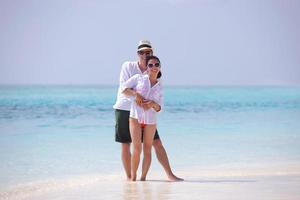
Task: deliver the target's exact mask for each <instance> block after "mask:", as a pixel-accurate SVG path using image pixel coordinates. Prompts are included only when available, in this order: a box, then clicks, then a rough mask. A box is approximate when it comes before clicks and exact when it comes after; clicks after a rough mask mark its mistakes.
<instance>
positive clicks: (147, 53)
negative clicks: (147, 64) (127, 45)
mask: <svg viewBox="0 0 300 200" xmlns="http://www.w3.org/2000/svg"><path fill="white" fill-rule="evenodd" d="M137 53H138V56H139V58H140V60H146V57H147V56H152V54H153V52H152V50H148V49H145V50H141V51H138V52H137Z"/></svg>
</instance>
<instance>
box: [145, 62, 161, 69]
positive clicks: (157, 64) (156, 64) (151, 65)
mask: <svg viewBox="0 0 300 200" xmlns="http://www.w3.org/2000/svg"><path fill="white" fill-rule="evenodd" d="M154 66H155V67H159V66H160V63H155V64H152V63H150V64H148V67H150V68H151V67H154Z"/></svg>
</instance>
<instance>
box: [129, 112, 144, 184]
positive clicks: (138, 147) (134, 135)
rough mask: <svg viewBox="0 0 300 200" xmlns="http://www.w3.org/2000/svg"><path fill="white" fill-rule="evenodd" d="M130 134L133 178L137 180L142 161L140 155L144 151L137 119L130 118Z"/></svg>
mask: <svg viewBox="0 0 300 200" xmlns="http://www.w3.org/2000/svg"><path fill="white" fill-rule="evenodd" d="M129 129H130V136H131V140H132V144H133V151H132V156H131V180H132V181H136V173H137V170H138V167H139V163H140V155H141V152H142V142H141V137H142V130H141V126H140V124H139V123H138V121H137V120H136V119H133V118H129Z"/></svg>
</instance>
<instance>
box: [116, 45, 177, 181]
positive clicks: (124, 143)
mask: <svg viewBox="0 0 300 200" xmlns="http://www.w3.org/2000/svg"><path fill="white" fill-rule="evenodd" d="M137 55H138V58H139V59H138V61H133V62H125V63H124V64H123V65H122V69H121V73H120V85H119V90H118V97H117V101H116V103H115V105H114V106H113V107H114V109H115V117H116V127H115V128H116V135H115V140H116V142H120V143H121V148H122V149H121V157H122V163H123V167H124V169H125V172H126V176H127V180H130V179H131V152H130V144H131V138H130V132H129V114H130V107H131V100H130V99H129V98H128V97H127V96H126V95H125V94H123V93H122V85H123V83H124V82H126V81H127V80H128V79H129V78H130V77H132V76H133V75H135V74H143V73H145V72H146V71H147V66H146V57H147V56H150V55H153V50H152V46H151V43H150V42H149V41H147V40H141V41H140V42H139V44H138V50H137ZM145 109H147V107H145ZM153 147H154V149H155V153H156V157H157V159H158V161H159V162H160V163H161V165H162V166H163V168H164V170H165V172H166V174H167V176H168V179H169V180H170V181H182V180H183V179H181V178H178V177H176V176H175V175H174V174H173V172H172V170H171V167H170V163H169V159H168V156H167V153H166V150H165V148H164V147H163V145H162V142H161V140H160V138H159V135H158V132H157V130H156V133H155V136H154V141H153Z"/></svg>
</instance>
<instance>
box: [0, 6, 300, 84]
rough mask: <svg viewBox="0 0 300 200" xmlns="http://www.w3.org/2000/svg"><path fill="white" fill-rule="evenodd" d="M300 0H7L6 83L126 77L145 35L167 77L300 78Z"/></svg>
mask: <svg viewBox="0 0 300 200" xmlns="http://www.w3.org/2000/svg"><path fill="white" fill-rule="evenodd" d="M299 36H300V1H299V0H198V1H196V0H152V1H150V0H133V1H122V0H120V1H116V0H102V1H100V0H99V1H96V0H43V1H41V0H0V84H64V85H65V84H74V85H77V84H97V85H103V84H105V85H116V84H118V79H119V73H120V68H121V65H122V63H123V62H124V61H127V60H136V58H137V56H136V48H137V43H138V41H139V40H140V39H148V40H150V41H151V42H152V45H153V47H154V48H155V54H156V55H157V56H158V57H159V58H160V59H161V62H162V72H163V78H164V83H165V84H166V85H300V37H299Z"/></svg>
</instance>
